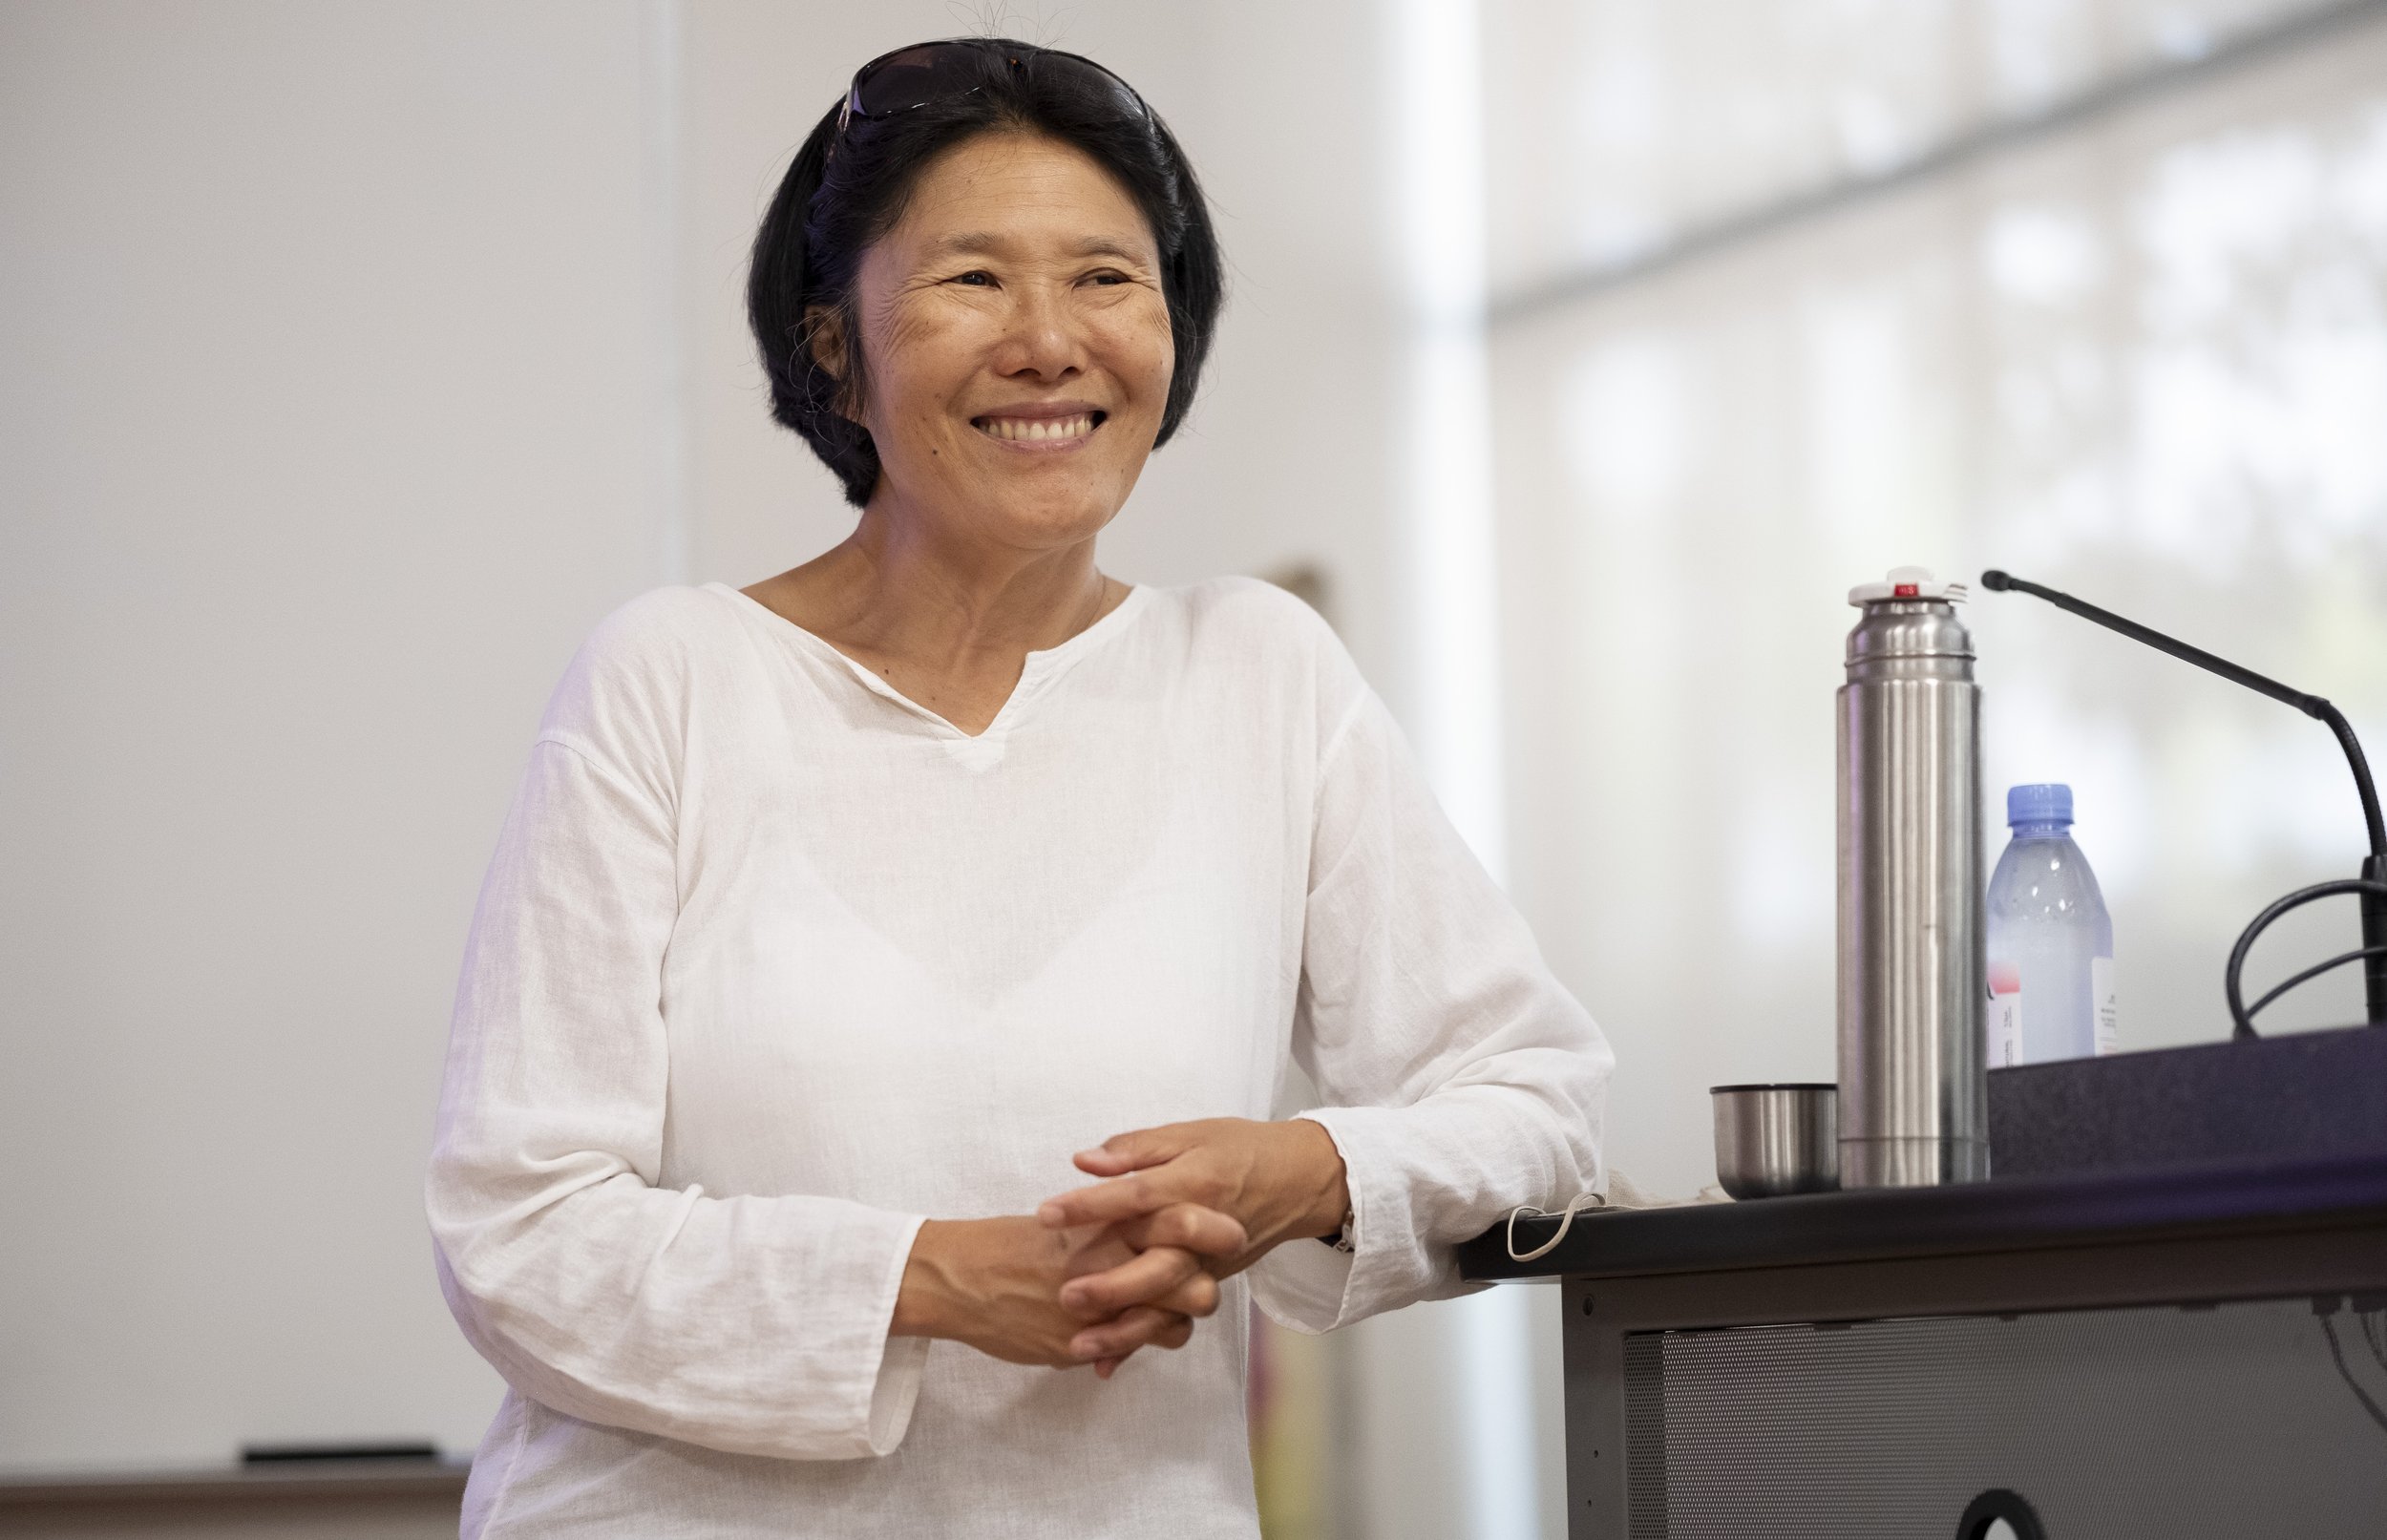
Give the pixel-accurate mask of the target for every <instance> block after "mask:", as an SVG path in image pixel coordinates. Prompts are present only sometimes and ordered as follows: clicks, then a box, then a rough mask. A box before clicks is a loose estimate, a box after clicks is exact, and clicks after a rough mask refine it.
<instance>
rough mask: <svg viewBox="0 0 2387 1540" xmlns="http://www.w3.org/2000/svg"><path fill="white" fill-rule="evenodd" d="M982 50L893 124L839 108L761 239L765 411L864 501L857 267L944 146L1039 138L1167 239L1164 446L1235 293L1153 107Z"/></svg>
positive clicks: (757, 307)
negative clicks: (1080, 157) (1082, 164)
mask: <svg viewBox="0 0 2387 1540" xmlns="http://www.w3.org/2000/svg"><path fill="white" fill-rule="evenodd" d="M974 52H976V53H979V54H982V56H983V58H984V61H985V63H984V66H983V77H982V78H980V79H978V80H977V81H976V84H977V87H978V89H977V90H975V91H968V92H965V93H956V94H953V95H946V96H944V97H942V98H940V99H939V100H936V101H931V102H928V103H926V104H924V105H921V106H919V107H914V108H912V109H911V110H909V111H907V112H901V113H897V114H894V115H893V116H887V117H883V118H876V119H873V118H864V117H860V116H856V117H855V118H854V119H853V120H852V121H851V122H849V123H848V124H847V125H846V127H845V129H844V132H843V133H842V134H841V133H839V131H838V127H837V119H838V117H839V116H840V111H839V108H838V107H833V108H831V109H830V111H829V114H828V116H825V117H823V118H822V119H821V120H820V122H819V124H818V125H817V126H816V127H814V128H813V133H812V137H810V138H807V139H806V140H805V141H804V147H803V148H802V149H800V150H798V151H797V152H796V154H795V161H794V163H793V164H792V165H791V166H789V167H788V174H787V176H786V178H785V179H783V180H781V182H780V183H779V192H778V195H777V196H776V197H774V198H773V199H772V200H771V211H770V212H769V213H767V214H765V215H764V216H763V223H762V228H761V229H760V230H759V231H758V232H757V233H756V234H755V237H754V260H753V265H752V267H751V269H750V272H749V273H748V276H747V286H746V305H747V317H748V320H749V321H750V324H751V325H752V327H753V328H754V342H755V345H756V346H757V347H759V348H761V349H762V357H763V372H764V373H765V374H766V375H767V376H769V378H770V380H771V415H772V416H773V417H775V418H777V419H778V420H779V421H780V422H781V423H782V424H784V425H785V426H787V427H789V428H792V429H793V430H795V432H798V433H801V434H802V435H803V436H804V441H805V442H806V443H808V444H810V445H812V446H813V454H818V455H819V456H820V457H821V459H822V460H823V461H824V462H825V463H827V465H828V467H829V469H830V470H832V471H834V472H835V473H836V475H837V479H838V480H839V481H841V482H843V483H844V484H845V497H846V501H848V502H850V503H852V504H854V505H855V506H856V507H857V508H858V507H861V506H862V505H863V504H865V503H867V502H868V501H870V496H871V493H872V491H873V490H874V489H875V488H876V487H877V484H878V469H879V467H878V449H877V445H875V444H873V443H872V442H871V436H870V430H869V429H867V428H865V427H863V426H862V425H861V424H860V423H859V422H857V421H856V420H855V417H854V416H851V415H848V414H847V413H848V412H849V411H852V412H856V414H858V409H859V404H860V401H861V392H862V390H864V389H865V381H866V379H867V372H866V369H865V365H866V362H867V361H866V360H865V359H864V358H863V357H862V351H861V332H860V329H859V327H857V326H856V314H855V304H854V300H855V295H854V288H855V276H856V273H857V272H858V271H859V269H860V267H861V263H862V255H863V253H864V252H865V251H866V250H867V249H868V248H869V246H870V244H871V243H872V242H874V241H877V239H878V238H879V237H881V236H883V235H885V234H886V233H887V232H888V230H890V229H892V228H893V227H894V225H895V223H896V222H897V221H898V219H900V218H901V217H902V214H903V206H904V202H905V200H907V199H908V198H909V197H910V196H911V193H912V189H913V186H914V184H915V183H917V182H918V181H919V177H920V173H921V172H922V171H923V170H925V169H926V168H927V166H928V164H929V162H930V161H931V160H933V159H935V158H936V157H937V156H938V155H940V153H942V152H943V151H945V150H947V149H949V148H951V147H952V146H954V145H956V144H959V143H961V141H962V140H964V139H967V138H969V137H973V136H975V135H979V134H983V133H988V132H993V131H1003V130H1011V131H1022V132H1027V133H1034V134H1042V135H1045V136H1047V137H1051V138H1054V139H1057V140H1059V141H1060V142H1062V143H1064V144H1067V145H1071V146H1073V147H1075V148H1077V149H1079V150H1082V151H1084V152H1085V153H1086V154H1087V155H1088V156H1090V157H1092V158H1093V160H1094V162H1095V163H1096V164H1097V165H1100V166H1101V167H1102V168H1103V169H1104V170H1106V171H1108V172H1109V173H1110V174H1111V175H1112V176H1113V177H1115V178H1117V179H1119V182H1120V184H1121V185H1122V186H1123V187H1125V188H1126V190H1127V192H1128V195H1129V196H1130V197H1131V198H1132V199H1134V200H1135V204H1136V206H1137V207H1138V208H1139V209H1141V210H1142V211H1143V214H1144V219H1145V221H1146V222H1147V223H1149V224H1150V225H1151V232H1152V237H1153V241H1154V243H1156V244H1157V245H1158V246H1159V248H1160V288H1161V294H1162V296H1163V297H1164V298H1165V299H1166V300H1167V302H1168V306H1169V329H1170V334H1171V336H1172V339H1173V340H1174V342H1175V345H1176V374H1175V377H1174V378H1173V379H1172V380H1171V382H1170V385H1169V400H1168V404H1167V406H1166V408H1165V409H1164V410H1163V411H1162V413H1161V419H1160V434H1159V436H1158V438H1156V439H1155V440H1154V441H1153V442H1154V445H1155V447H1157V446H1158V445H1160V444H1166V443H1167V442H1169V438H1170V435H1171V434H1172V433H1174V432H1176V431H1177V425H1178V424H1179V423H1181V422H1183V421H1184V420H1185V414H1186V411H1187V409H1188V408H1190V407H1191V406H1192V405H1193V390H1194V387H1195V385H1196V384H1197V383H1198V382H1199V380H1200V378H1201V371H1202V360H1203V359H1204V358H1205V357H1206V356H1208V354H1209V352H1210V343H1211V337H1212V334H1213V332H1214V331H1215V329H1216V327H1217V323H1218V307H1219V304H1220V302H1221V301H1222V300H1223V299H1224V298H1225V293H1226V276H1225V273H1224V271H1223V266H1222V264H1221V263H1220V260H1219V256H1218V239H1217V237H1216V235H1215V233H1213V231H1212V229H1211V224H1210V210H1209V207H1208V205H1207V204H1205V203H1204V201H1203V200H1202V189H1201V185H1200V183H1199V182H1197V181H1196V180H1195V179H1194V177H1193V167H1192V166H1191V165H1189V164H1188V163H1187V162H1186V158H1185V154H1184V152H1183V151H1182V150H1180V149H1179V148H1178V147H1177V141H1176V139H1175V137H1173V136H1172V135H1171V134H1170V132H1169V129H1168V126H1167V125H1166V124H1164V123H1163V122H1161V120H1160V118H1159V116H1158V115H1156V114H1153V113H1151V111H1150V110H1149V109H1147V108H1144V107H1142V106H1141V105H1140V104H1138V103H1136V102H1134V101H1132V100H1130V99H1129V98H1128V95H1126V94H1125V93H1122V92H1121V91H1120V90H1119V89H1118V87H1117V85H1116V83H1115V82H1106V81H1105V80H1104V79H1103V78H1102V76H1101V75H1100V74H1097V72H1095V71H1091V70H1088V69H1085V68H1083V67H1082V66H1081V67H1078V68H1067V69H1064V68H1046V69H1041V70H1040V69H1038V68H1037V65H1038V62H1039V57H1040V53H1041V51H1040V50H1037V49H1035V48H1032V47H1030V46H1029V45H1026V44H1024V43H1016V42H1013V41H1011V40H1009V39H1007V38H988V39H986V40H985V42H984V46H983V47H982V48H980V49H977V50H975V51H974ZM1014 61H1017V62H1016V63H1015V62H1014ZM971 68H973V70H975V68H976V67H975V66H972V67H971ZM842 105H843V104H842V102H841V103H840V107H842ZM833 148H834V151H835V154H834V155H832V154H831V153H830V152H831V151H832V149H833ZM815 308H822V309H826V310H828V311H830V312H832V313H834V314H836V315H837V316H839V317H840V318H841V319H842V321H843V325H844V335H845V340H846V348H845V358H846V367H845V375H846V377H845V378H844V379H842V380H840V379H839V378H838V377H837V376H835V375H834V374H831V373H830V372H829V371H828V370H827V369H823V368H822V367H821V365H820V362H819V360H818V359H817V358H815V357H814V356H813V347H812V339H813V327H812V326H811V325H810V324H809V323H808V321H807V319H806V317H807V315H808V313H809V312H811V311H813V310H814V309H815ZM841 407H842V408H844V409H845V410H844V411H840V410H839V409H840V408H841Z"/></svg>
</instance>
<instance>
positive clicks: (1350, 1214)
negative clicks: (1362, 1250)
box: [1318, 1204, 1360, 1256]
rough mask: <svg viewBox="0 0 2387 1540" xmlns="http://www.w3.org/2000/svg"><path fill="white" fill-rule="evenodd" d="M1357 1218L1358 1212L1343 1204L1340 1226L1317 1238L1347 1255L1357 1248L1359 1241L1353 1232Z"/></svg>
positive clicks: (1357, 1223) (1357, 1221) (1358, 1217)
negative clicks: (1331, 1232)
mask: <svg viewBox="0 0 2387 1540" xmlns="http://www.w3.org/2000/svg"><path fill="white" fill-rule="evenodd" d="M1359 1219H1360V1216H1359V1214H1358V1213H1357V1212H1356V1211H1355V1210H1354V1209H1352V1207H1351V1206H1350V1205H1348V1204H1345V1205H1344V1206H1343V1210H1342V1228H1341V1229H1340V1230H1338V1231H1336V1232H1335V1233H1334V1234H1331V1235H1320V1236H1319V1237H1318V1238H1319V1239H1320V1241H1321V1242H1323V1243H1324V1244H1326V1245H1328V1246H1332V1247H1333V1248H1334V1249H1335V1250H1337V1251H1339V1252H1341V1253H1342V1254H1343V1255H1346V1256H1348V1255H1350V1254H1351V1253H1353V1252H1355V1251H1357V1250H1359V1242H1358V1239H1357V1237H1356V1235H1355V1234H1354V1232H1355V1230H1356V1229H1357V1227H1358V1225H1359Z"/></svg>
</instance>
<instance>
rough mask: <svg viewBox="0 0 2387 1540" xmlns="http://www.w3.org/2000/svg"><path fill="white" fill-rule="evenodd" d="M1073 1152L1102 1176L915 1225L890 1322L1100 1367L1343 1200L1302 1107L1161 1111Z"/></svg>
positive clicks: (1336, 1173)
mask: <svg viewBox="0 0 2387 1540" xmlns="http://www.w3.org/2000/svg"><path fill="white" fill-rule="evenodd" d="M1073 1158H1074V1160H1075V1163H1076V1165H1077V1168H1078V1170H1080V1171H1084V1172H1086V1173H1087V1174H1088V1175H1089V1176H1095V1177H1100V1178H1103V1180H1100V1181H1097V1182H1095V1183H1094V1184H1093V1185H1091V1186H1088V1187H1082V1188H1079V1189H1077V1190H1076V1191H1074V1192H1065V1193H1063V1194H1061V1195H1060V1196H1058V1197H1055V1198H1052V1199H1050V1200H1048V1201H1046V1203H1045V1204H1043V1205H1042V1206H1041V1207H1040V1208H1039V1209H1038V1210H1037V1212H1036V1213H1034V1214H1022V1215H1017V1216H1006V1217H1003V1218H995V1219H931V1220H928V1221H927V1222H925V1223H923V1224H922V1225H921V1226H920V1230H919V1237H918V1238H917V1239H915V1240H914V1241H913V1243H912V1254H911V1256H910V1258H909V1259H908V1260H907V1261H906V1262H905V1264H904V1269H903V1282H902V1286H901V1288H900V1290H899V1291H898V1296H897V1298H896V1310H895V1320H894V1323H893V1326H892V1328H891V1329H892V1331H893V1333H894V1335H896V1336H899V1337H941V1338H946V1339H948V1340H954V1341H959V1342H963V1343H966V1344H968V1345H969V1346H971V1347H974V1348H977V1349H978V1350H979V1351H980V1352H982V1353H987V1354H991V1355H992V1356H993V1357H995V1358H999V1359H1003V1360H1007V1361H1010V1362H1013V1363H1042V1364H1050V1365H1052V1366H1054V1367H1056V1368H1069V1367H1073V1366H1075V1365H1078V1364H1082V1363H1091V1364H1093V1365H1094V1370H1095V1373H1097V1374H1099V1375H1100V1376H1102V1377H1103V1378H1104V1379H1109V1377H1110V1375H1111V1372H1112V1371H1113V1370H1115V1369H1116V1368H1117V1367H1118V1366H1119V1364H1120V1363H1121V1362H1122V1361H1125V1360H1126V1358H1127V1357H1128V1355H1130V1353H1133V1352H1135V1351H1136V1350H1137V1349H1138V1348H1142V1347H1164V1348H1175V1347H1182V1346H1184V1345H1185V1343H1186V1341H1187V1340H1189V1339H1190V1338H1191V1337H1192V1336H1193V1322H1194V1321H1195V1320H1196V1319H1199V1318H1203V1317H1206V1316H1208V1315H1210V1314H1211V1313H1212V1312H1213V1311H1215V1310H1216V1309H1217V1308H1218V1280H1219V1279H1221V1278H1225V1277H1231V1276H1234V1275H1235V1274H1236V1273H1239V1272H1241V1271H1242V1270H1243V1269H1245V1268H1247V1267H1249V1266H1251V1265H1252V1264H1253V1263H1254V1262H1257V1261H1258V1260H1259V1259H1260V1258H1261V1257H1262V1256H1265V1255H1268V1253H1269V1252H1270V1251H1272V1250H1274V1249H1275V1248H1276V1247H1277V1246H1278V1245H1280V1244H1282V1243H1283V1242H1285V1241H1287V1240H1293V1239H1298V1238H1302V1237H1307V1236H1313V1235H1332V1234H1335V1233H1336V1231H1337V1230H1338V1229H1340V1228H1341V1224H1342V1216H1343V1213H1344V1212H1345V1209H1346V1206H1347V1203H1348V1199H1347V1197H1346V1193H1345V1187H1344V1173H1343V1168H1342V1156H1341V1152H1340V1151H1338V1150H1336V1149H1335V1142H1334V1139H1333V1137H1332V1136H1331V1135H1329V1134H1328V1133H1327V1132H1326V1130H1325V1129H1323V1128H1321V1127H1320V1126H1319V1125H1318V1124H1316V1123H1313V1122H1311V1121H1309V1120H1308V1119H1306V1118H1295V1119H1291V1120H1288V1121H1286V1122H1282V1123H1259V1122H1255V1121H1252V1120H1251V1119H1248V1118H1206V1119H1203V1120H1201V1121H1199V1122H1194V1123H1172V1124H1167V1125H1164V1126H1162V1127H1160V1128H1157V1129H1137V1130H1136V1131H1134V1132H1132V1133H1123V1134H1120V1135H1119V1136H1118V1137H1116V1138H1114V1139H1110V1140H1108V1141H1106V1142H1105V1143H1104V1144H1103V1145H1102V1146H1101V1147H1100V1148H1098V1149H1094V1150H1081V1151H1080V1152H1079V1153H1078V1154H1077V1155H1076V1156H1075V1157H1073Z"/></svg>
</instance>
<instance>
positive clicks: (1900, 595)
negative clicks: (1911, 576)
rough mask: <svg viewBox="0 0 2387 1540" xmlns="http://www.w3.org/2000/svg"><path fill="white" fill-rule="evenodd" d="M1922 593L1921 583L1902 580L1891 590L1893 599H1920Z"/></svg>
mask: <svg viewBox="0 0 2387 1540" xmlns="http://www.w3.org/2000/svg"><path fill="white" fill-rule="evenodd" d="M1922 593H1923V590H1922V588H1921V586H1920V585H1919V584H1916V583H1911V582H1902V583H1900V584H1898V586H1896V587H1895V588H1892V589H1891V590H1890V597H1891V598H1892V599H1918V598H1920V597H1921V596H1922Z"/></svg>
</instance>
